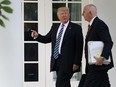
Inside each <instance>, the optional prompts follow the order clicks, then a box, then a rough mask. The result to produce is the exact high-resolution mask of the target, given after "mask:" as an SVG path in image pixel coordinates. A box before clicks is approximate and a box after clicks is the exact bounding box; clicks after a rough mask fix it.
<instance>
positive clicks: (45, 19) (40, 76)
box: [22, 0, 82, 87]
mask: <svg viewBox="0 0 116 87" xmlns="http://www.w3.org/2000/svg"><path fill="white" fill-rule="evenodd" d="M61 6H67V7H69V8H70V12H71V21H72V22H74V23H78V24H80V25H82V16H81V13H82V11H81V10H82V0H23V1H22V15H23V17H22V20H23V21H22V24H23V31H24V36H23V37H24V74H23V75H24V76H23V77H24V87H55V80H56V75H55V72H50V55H51V44H42V43H38V42H37V41H33V40H32V38H31V37H30V32H31V31H30V29H33V30H37V31H38V32H39V33H41V34H43V35H45V34H46V33H47V32H48V31H49V30H50V28H51V25H52V24H53V23H59V21H58V18H57V16H56V11H57V8H58V7H61ZM80 77H81V72H80V73H75V74H74V75H73V77H72V79H71V85H72V87H77V85H78V82H79V79H80Z"/></svg>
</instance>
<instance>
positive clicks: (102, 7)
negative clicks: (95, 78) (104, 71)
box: [93, 0, 116, 87]
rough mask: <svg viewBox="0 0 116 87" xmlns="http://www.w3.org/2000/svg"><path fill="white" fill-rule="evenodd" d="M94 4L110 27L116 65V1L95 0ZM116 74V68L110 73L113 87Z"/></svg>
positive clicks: (115, 86)
mask: <svg viewBox="0 0 116 87" xmlns="http://www.w3.org/2000/svg"><path fill="white" fill-rule="evenodd" d="M93 3H94V4H95V5H96V6H97V9H98V16H99V17H100V18H101V19H103V20H104V21H105V22H106V23H107V25H108V26H109V29H110V33H111V36H112V40H113V42H114V46H113V50H112V52H113V59H114V64H115V65H116V62H115V61H116V44H115V43H116V0H93ZM115 74H116V66H115V67H114V68H113V69H112V70H110V71H109V77H110V82H111V85H112V86H111V87H116V78H115Z"/></svg>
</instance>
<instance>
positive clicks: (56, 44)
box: [53, 24, 64, 59]
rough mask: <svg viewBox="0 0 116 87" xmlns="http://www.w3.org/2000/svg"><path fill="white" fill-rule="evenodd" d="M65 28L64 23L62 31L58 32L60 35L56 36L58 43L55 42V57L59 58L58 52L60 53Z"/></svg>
mask: <svg viewBox="0 0 116 87" xmlns="http://www.w3.org/2000/svg"><path fill="white" fill-rule="evenodd" d="M63 30H64V24H62V26H61V29H60V32H59V33H58V37H57V38H56V43H55V47H54V53H53V56H54V58H55V59H57V58H58V54H59V44H60V40H61V36H62V33H63Z"/></svg>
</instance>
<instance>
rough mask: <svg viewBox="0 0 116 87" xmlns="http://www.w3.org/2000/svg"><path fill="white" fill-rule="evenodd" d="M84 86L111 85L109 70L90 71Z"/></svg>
mask: <svg viewBox="0 0 116 87" xmlns="http://www.w3.org/2000/svg"><path fill="white" fill-rule="evenodd" d="M83 87H111V86H110V82H109V77H108V74H107V70H102V71H94V72H88V74H87V77H86V79H85V83H84V86H83Z"/></svg>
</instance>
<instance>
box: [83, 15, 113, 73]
mask: <svg viewBox="0 0 116 87" xmlns="http://www.w3.org/2000/svg"><path fill="white" fill-rule="evenodd" d="M88 41H103V43H104V48H103V52H102V54H101V56H102V57H104V58H106V59H108V58H111V63H110V64H109V65H102V66H96V65H88V64H87V70H88V69H89V70H91V71H96V70H105V69H107V70H108V69H110V68H112V67H113V66H114V65H113V60H112V52H111V49H112V46H113V42H112V39H111V36H110V33H109V28H108V26H107V25H106V24H105V23H104V22H103V21H102V20H100V19H99V18H98V17H96V18H95V19H94V21H93V23H92V25H91V29H90V31H89V32H88V33H87V35H86V39H85V57H86V59H87V62H88V53H87V42H88Z"/></svg>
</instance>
